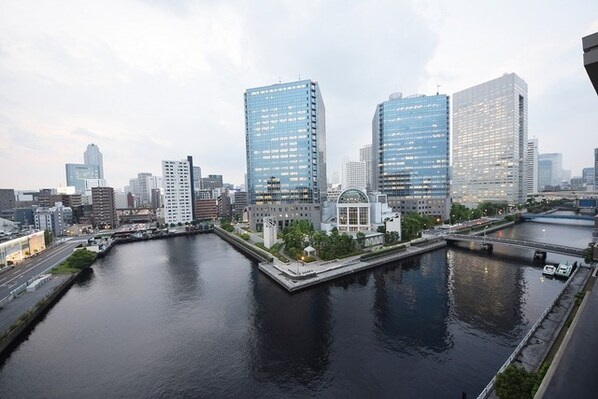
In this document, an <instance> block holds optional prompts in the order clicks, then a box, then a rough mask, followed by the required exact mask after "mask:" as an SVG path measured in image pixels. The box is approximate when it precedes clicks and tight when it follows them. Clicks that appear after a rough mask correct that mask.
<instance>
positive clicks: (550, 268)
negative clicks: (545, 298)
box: [542, 265, 556, 276]
mask: <svg viewBox="0 0 598 399" xmlns="http://www.w3.org/2000/svg"><path fill="white" fill-rule="evenodd" d="M555 271H556V267H554V266H553V265H546V266H544V270H542V274H545V275H547V276H554V272H555Z"/></svg>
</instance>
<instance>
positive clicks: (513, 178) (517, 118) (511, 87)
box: [452, 73, 527, 206]
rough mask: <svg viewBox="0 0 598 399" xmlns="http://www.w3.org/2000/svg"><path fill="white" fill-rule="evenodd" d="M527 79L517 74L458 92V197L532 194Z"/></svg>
mask: <svg viewBox="0 0 598 399" xmlns="http://www.w3.org/2000/svg"><path fill="white" fill-rule="evenodd" d="M526 148H527V84H526V83H525V82H524V81H523V79H521V78H520V77H519V76H517V75H516V74H514V73H509V74H504V75H503V76H501V77H500V78H497V79H494V80H491V81H489V82H486V83H482V84H480V85H477V86H473V87H470V88H469V89H465V90H463V91H460V92H458V93H455V94H454V96H453V168H452V196H453V201H456V202H459V203H462V204H464V205H468V206H474V205H477V204H478V203H480V202H483V201H493V202H508V203H521V202H524V201H525V199H526V175H527V173H526V158H527V151H526Z"/></svg>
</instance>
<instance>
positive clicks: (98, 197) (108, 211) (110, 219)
mask: <svg viewBox="0 0 598 399" xmlns="http://www.w3.org/2000/svg"><path fill="white" fill-rule="evenodd" d="M91 197H92V204H93V205H92V209H93V211H92V219H93V225H94V227H96V228H100V229H113V228H116V227H117V226H118V216H117V214H116V202H115V197H114V189H113V188H112V187H94V188H92V189H91Z"/></svg>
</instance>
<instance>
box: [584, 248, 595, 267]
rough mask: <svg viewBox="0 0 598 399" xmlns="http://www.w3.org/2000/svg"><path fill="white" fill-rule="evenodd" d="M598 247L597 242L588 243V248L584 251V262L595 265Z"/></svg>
mask: <svg viewBox="0 0 598 399" xmlns="http://www.w3.org/2000/svg"><path fill="white" fill-rule="evenodd" d="M595 246H596V243H595V242H590V243H588V247H587V248H586V249H585V250H584V251H583V260H584V261H585V262H586V263H587V264H588V265H591V264H592V263H594V262H595V261H594V247H595Z"/></svg>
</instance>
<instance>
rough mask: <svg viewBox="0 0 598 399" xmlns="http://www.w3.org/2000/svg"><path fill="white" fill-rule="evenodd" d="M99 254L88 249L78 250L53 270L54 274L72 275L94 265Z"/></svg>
mask: <svg viewBox="0 0 598 399" xmlns="http://www.w3.org/2000/svg"><path fill="white" fill-rule="evenodd" d="M96 257H97V254H96V253H95V252H91V251H88V250H87V249H78V250H76V251H75V252H73V253H72V254H71V255H70V256H69V257H68V258H66V259H65V260H64V261H63V262H62V263H60V264H59V265H58V266H56V267H55V268H53V269H52V274H72V273H77V272H78V271H80V270H82V269H85V268H86V267H89V266H91V265H92V263H93V262H94V261H95V260H96Z"/></svg>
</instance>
